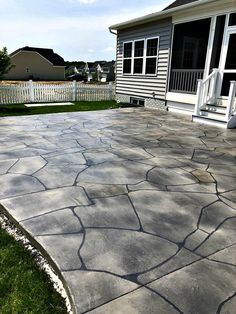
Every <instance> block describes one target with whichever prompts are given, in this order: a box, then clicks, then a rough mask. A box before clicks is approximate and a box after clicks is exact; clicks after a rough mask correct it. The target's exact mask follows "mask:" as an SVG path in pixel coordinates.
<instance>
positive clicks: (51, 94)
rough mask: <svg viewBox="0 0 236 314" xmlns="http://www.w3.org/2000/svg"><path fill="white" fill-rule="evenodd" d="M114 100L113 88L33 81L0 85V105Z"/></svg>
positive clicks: (74, 83) (111, 86)
mask: <svg viewBox="0 0 236 314" xmlns="http://www.w3.org/2000/svg"><path fill="white" fill-rule="evenodd" d="M113 99H115V86H114V84H112V83H109V84H108V85H89V84H81V83H78V82H76V81H73V82H69V83H67V82H66V83H64V84H43V83H36V82H33V81H29V82H25V83H20V84H18V85H0V104H20V103H21V104H22V103H43V102H45V103H47V102H65V101H81V100H82V101H100V100H113Z"/></svg>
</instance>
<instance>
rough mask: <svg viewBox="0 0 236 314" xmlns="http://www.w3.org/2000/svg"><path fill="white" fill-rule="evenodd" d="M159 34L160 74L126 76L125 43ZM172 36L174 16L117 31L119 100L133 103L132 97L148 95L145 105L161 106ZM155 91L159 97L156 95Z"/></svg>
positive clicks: (158, 68) (158, 61) (158, 64)
mask: <svg viewBox="0 0 236 314" xmlns="http://www.w3.org/2000/svg"><path fill="white" fill-rule="evenodd" d="M157 36H159V50H158V60H157V75H155V76H151V75H123V43H124V42H126V41H132V40H136V39H143V38H148V37H157ZM171 36H172V23H171V19H165V20H162V21H158V22H152V23H148V24H145V25H141V26H139V27H134V28H130V29H127V30H122V31H119V32H118V34H117V65H116V93H117V99H118V100H120V101H125V102H129V101H130V97H137V98H145V99H146V101H145V105H146V106H149V105H150V106H151V107H160V103H162V105H161V107H163V104H164V103H165V95H166V87H167V78H168V70H169V66H168V64H169V54H170V46H171ZM153 93H155V96H154V97H153Z"/></svg>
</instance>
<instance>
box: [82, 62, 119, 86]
mask: <svg viewBox="0 0 236 314" xmlns="http://www.w3.org/2000/svg"><path fill="white" fill-rule="evenodd" d="M87 74H88V82H90V81H92V80H96V81H98V82H103V83H105V82H112V81H114V80H115V61H114V60H112V61H108V62H107V61H104V60H103V61H95V62H88V63H87Z"/></svg>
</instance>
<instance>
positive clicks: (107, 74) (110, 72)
mask: <svg viewBox="0 0 236 314" xmlns="http://www.w3.org/2000/svg"><path fill="white" fill-rule="evenodd" d="M115 68H116V62H115V61H114V60H112V61H108V62H105V63H104V64H103V65H102V66H101V82H114V81H115Z"/></svg>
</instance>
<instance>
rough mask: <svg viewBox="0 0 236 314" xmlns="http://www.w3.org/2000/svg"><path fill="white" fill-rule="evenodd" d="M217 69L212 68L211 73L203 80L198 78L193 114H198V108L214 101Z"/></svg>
mask: <svg viewBox="0 0 236 314" xmlns="http://www.w3.org/2000/svg"><path fill="white" fill-rule="evenodd" d="M218 73H219V70H218V69H213V71H212V73H211V74H210V75H209V76H208V77H207V78H206V79H204V80H198V86H197V101H196V105H195V110H194V115H196V116H198V115H199V114H200V110H201V109H203V108H204V106H206V105H207V104H213V103H214V102H215V101H216V93H215V91H216V84H217V77H218Z"/></svg>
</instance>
